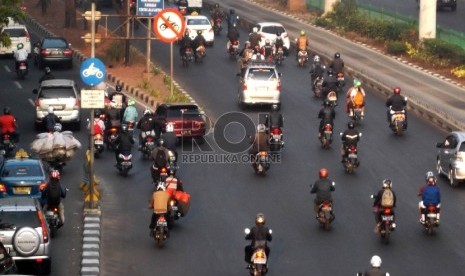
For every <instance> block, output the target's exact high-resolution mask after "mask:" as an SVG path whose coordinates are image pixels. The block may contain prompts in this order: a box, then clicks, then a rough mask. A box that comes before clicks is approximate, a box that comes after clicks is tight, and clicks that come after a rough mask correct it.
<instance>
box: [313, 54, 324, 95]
mask: <svg viewBox="0 0 465 276" xmlns="http://www.w3.org/2000/svg"><path fill="white" fill-rule="evenodd" d="M325 69H326V68H325V66H324V65H323V64H321V60H320V56H318V55H315V56H314V57H313V63H312V65H311V66H310V72H309V73H310V76H311V79H312V86H313V87H314V85H315V79H316V78H317V77H322V76H323V75H324V73H325Z"/></svg>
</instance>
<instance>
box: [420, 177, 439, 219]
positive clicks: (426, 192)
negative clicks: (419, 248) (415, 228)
mask: <svg viewBox="0 0 465 276" xmlns="http://www.w3.org/2000/svg"><path fill="white" fill-rule="evenodd" d="M436 182H437V178H436V176H434V173H433V172H431V171H429V172H427V173H426V185H425V186H423V187H421V189H420V191H419V193H418V195H421V201H420V203H419V204H418V208H419V210H420V223H421V224H424V223H425V214H426V207H427V206H428V205H434V206H436V210H437V212H438V213H437V221H438V224H439V215H440V213H439V212H440V208H441V191H440V190H439V186H438V185H436Z"/></svg>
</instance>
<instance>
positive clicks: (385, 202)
mask: <svg viewBox="0 0 465 276" xmlns="http://www.w3.org/2000/svg"><path fill="white" fill-rule="evenodd" d="M395 207H396V194H395V193H394V191H393V190H392V181H391V180H390V179H384V180H383V188H382V189H381V190H379V191H378V193H377V194H376V197H375V201H374V202H373V210H374V213H375V221H376V228H375V230H376V231H377V232H378V231H379V227H380V225H381V222H382V221H381V214H382V213H383V210H384V208H390V209H391V213H392V214H394V211H393V210H392V208H395ZM391 227H392V228H393V229H395V227H396V224H395V223H393V224H392V225H391Z"/></svg>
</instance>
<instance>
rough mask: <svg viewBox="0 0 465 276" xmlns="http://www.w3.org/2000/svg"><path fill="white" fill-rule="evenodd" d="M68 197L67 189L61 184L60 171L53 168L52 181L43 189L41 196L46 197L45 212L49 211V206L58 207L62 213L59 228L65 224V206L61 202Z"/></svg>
mask: <svg viewBox="0 0 465 276" xmlns="http://www.w3.org/2000/svg"><path fill="white" fill-rule="evenodd" d="M65 197H66V189H64V188H63V187H62V186H61V184H60V172H59V171H58V170H52V171H51V172H50V181H49V182H48V183H47V186H45V189H44V190H43V191H42V195H41V198H42V199H45V205H44V212H46V211H47V209H48V207H49V206H52V207H57V208H58V212H59V214H60V222H59V224H58V228H60V227H61V226H63V224H64V223H65V206H64V205H63V202H61V199H62V198H65Z"/></svg>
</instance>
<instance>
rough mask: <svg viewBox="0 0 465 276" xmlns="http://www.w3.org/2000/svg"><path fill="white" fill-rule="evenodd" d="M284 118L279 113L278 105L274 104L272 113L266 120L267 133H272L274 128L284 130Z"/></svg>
mask: <svg viewBox="0 0 465 276" xmlns="http://www.w3.org/2000/svg"><path fill="white" fill-rule="evenodd" d="M283 123H284V117H283V115H282V114H281V112H279V106H278V105H277V104H273V105H272V106H271V112H270V113H269V114H267V115H266V118H265V127H266V129H267V131H270V130H271V129H272V128H276V127H277V128H279V129H280V130H281V129H282V128H283Z"/></svg>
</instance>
